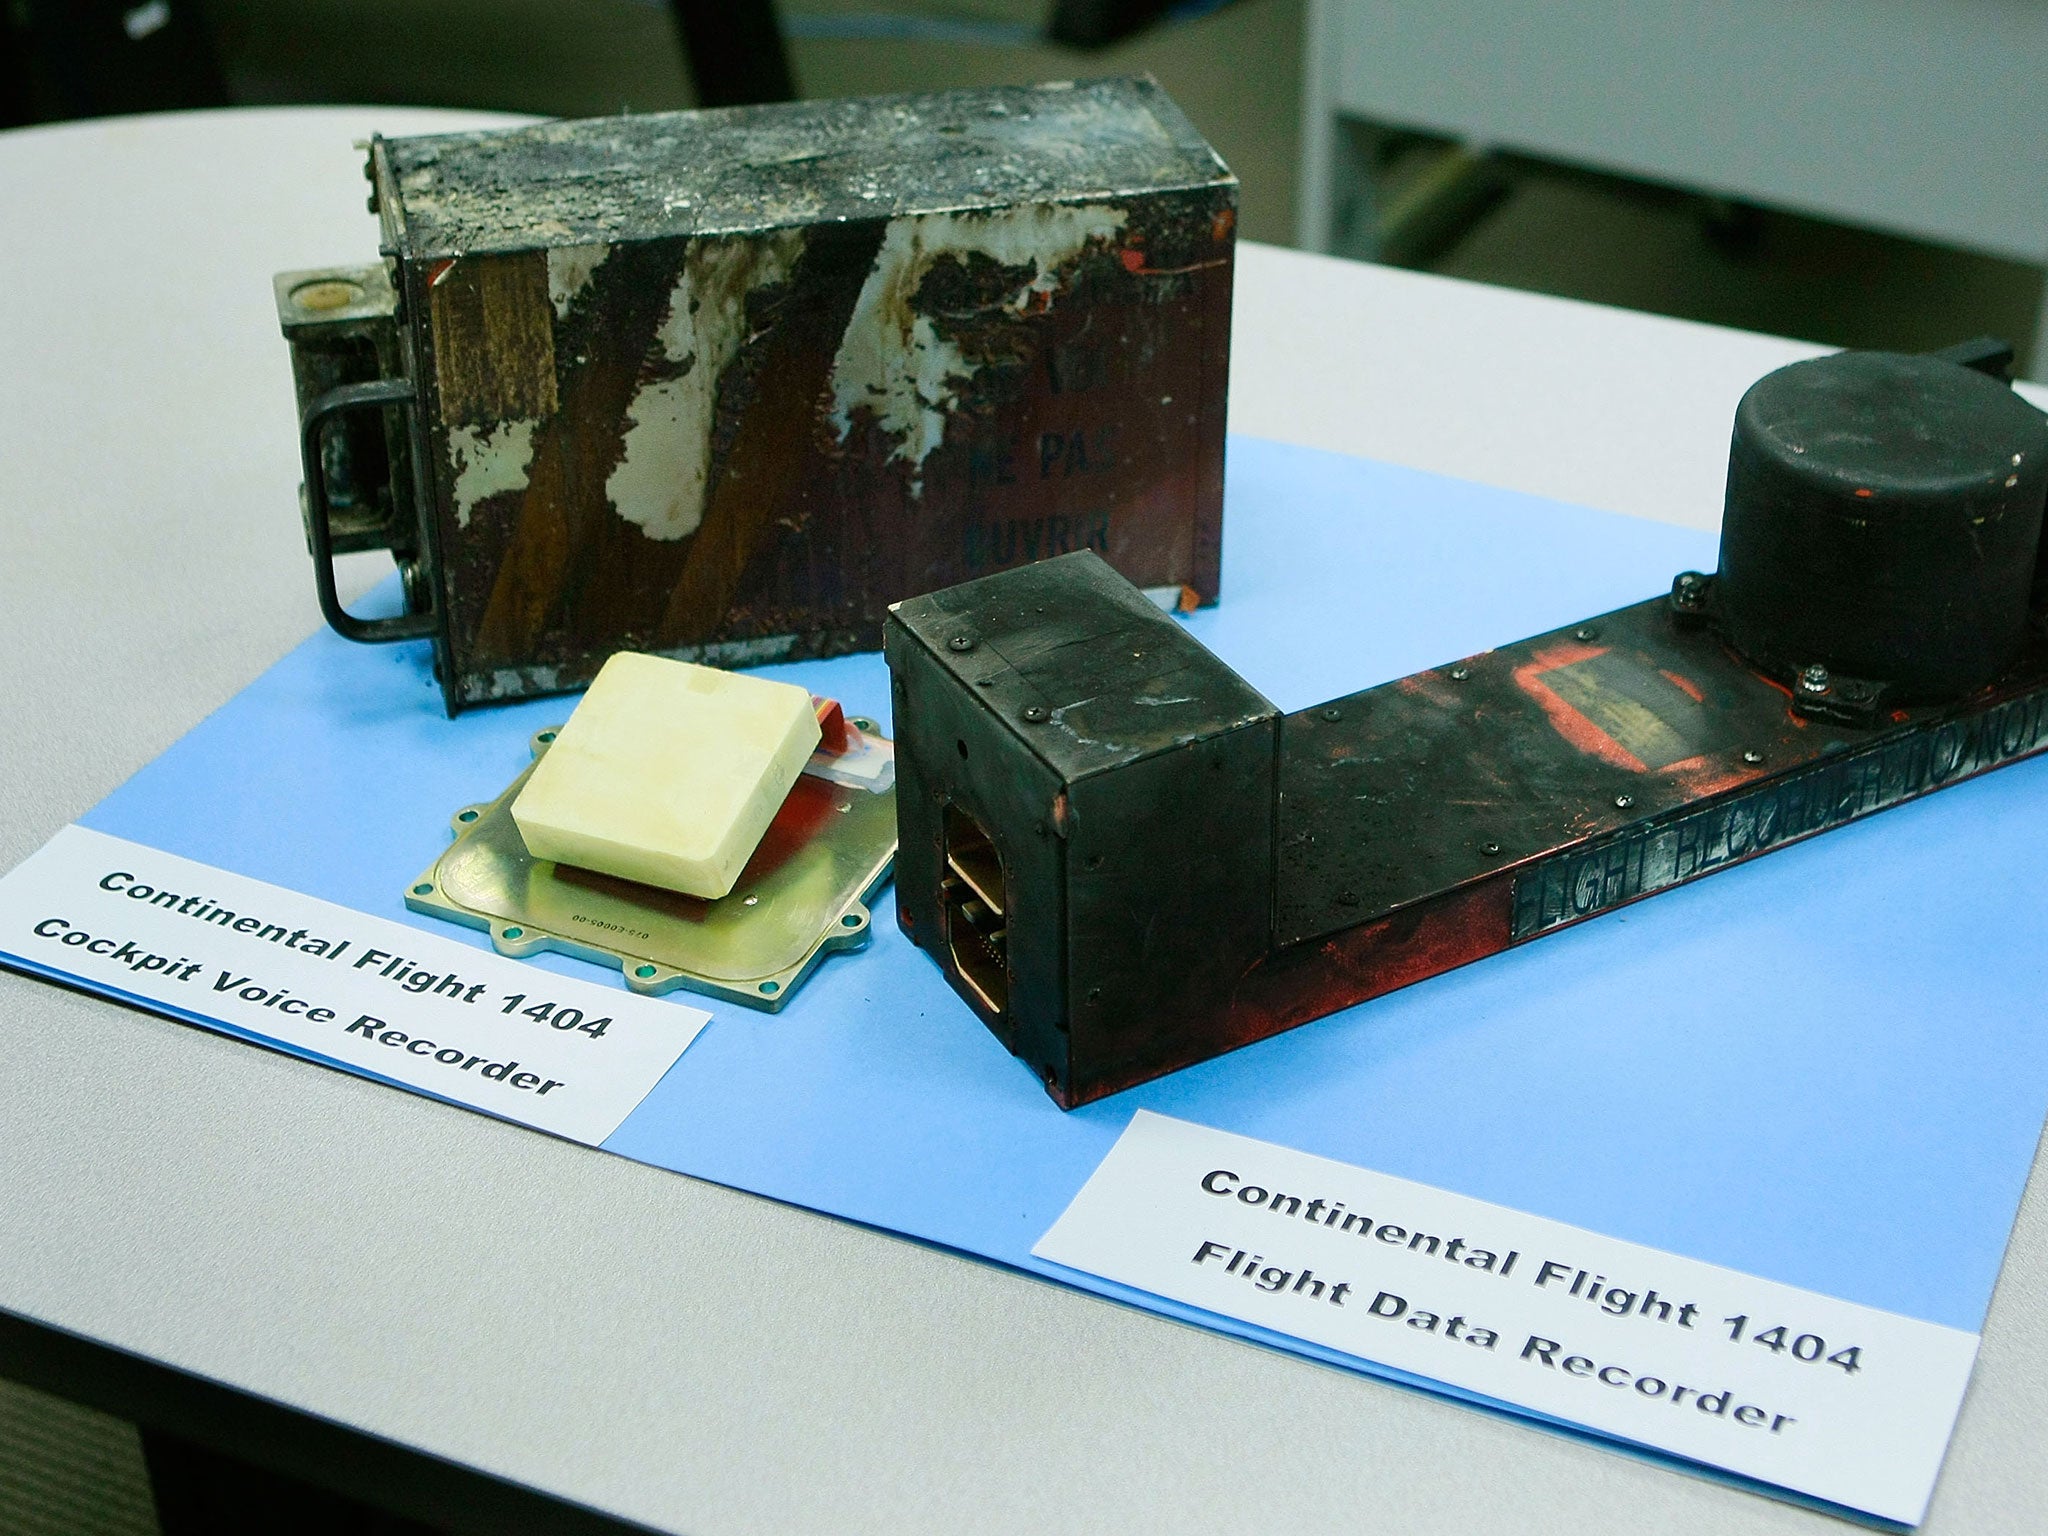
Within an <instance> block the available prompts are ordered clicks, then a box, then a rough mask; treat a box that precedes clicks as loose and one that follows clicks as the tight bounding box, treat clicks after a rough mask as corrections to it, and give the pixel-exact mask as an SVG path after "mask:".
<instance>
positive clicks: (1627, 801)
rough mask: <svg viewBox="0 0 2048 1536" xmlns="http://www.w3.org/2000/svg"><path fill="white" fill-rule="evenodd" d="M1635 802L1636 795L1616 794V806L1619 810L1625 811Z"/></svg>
mask: <svg viewBox="0 0 2048 1536" xmlns="http://www.w3.org/2000/svg"><path fill="white" fill-rule="evenodd" d="M1635 803H1636V797H1635V796H1634V795H1616V796H1615V797H1614V808H1615V809H1616V810H1617V811H1625V810H1627V809H1628V808H1629V807H1630V806H1632V805H1634V804H1635Z"/></svg>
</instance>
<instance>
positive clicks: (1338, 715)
mask: <svg viewBox="0 0 2048 1536" xmlns="http://www.w3.org/2000/svg"><path fill="white" fill-rule="evenodd" d="M1323 718H1324V719H1325V720H1331V721H1335V720H1342V719H1343V718H1344V711H1343V710H1341V709H1326V710H1324V711H1323Z"/></svg>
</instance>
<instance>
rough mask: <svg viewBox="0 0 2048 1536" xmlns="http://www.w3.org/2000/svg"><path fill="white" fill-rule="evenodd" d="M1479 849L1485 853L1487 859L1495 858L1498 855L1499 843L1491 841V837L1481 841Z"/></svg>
mask: <svg viewBox="0 0 2048 1536" xmlns="http://www.w3.org/2000/svg"><path fill="white" fill-rule="evenodd" d="M1479 851H1480V852H1481V853H1483V854H1485V855H1486V856H1487V857H1488V858H1489V859H1491V858H1497V857H1499V855H1500V844H1499V843H1496V842H1494V841H1492V840H1491V839H1488V840H1487V841H1486V842H1483V843H1481V844H1480V845H1479Z"/></svg>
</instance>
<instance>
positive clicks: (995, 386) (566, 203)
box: [278, 79, 1237, 713]
mask: <svg viewBox="0 0 2048 1536" xmlns="http://www.w3.org/2000/svg"><path fill="white" fill-rule="evenodd" d="M368 173H369V175H370V177H371V179H372V182H373V184H374V188H375V191H374V195H373V198H372V202H373V205H374V206H375V207H376V209H377V210H378V212H379V213H380V216H381V219H382V228H383V249H384V254H385V257H386V261H387V269H388V270H389V271H390V273H391V274H392V281H391V287H392V288H393V289H394V290H395V300H394V302H393V303H392V304H391V305H390V306H389V307H390V309H391V311H392V316H391V320H390V322H389V323H390V324H391V326H392V328H393V331H394V332H395V335H396V339H397V342H398V346H397V348H396V350H397V352H398V354H399V355H400V356H401V358H402V360H403V378H404V381H405V382H404V383H403V384H393V385H386V386H375V385H363V384H359V385H358V386H357V387H358V394H357V396H355V397H353V398H350V399H343V400H335V399H332V398H329V399H328V404H327V407H326V408H327V410H328V412H329V413H332V414H339V415H343V416H345V417H346V418H347V427H346V430H345V431H344V430H342V429H339V428H337V427H333V426H330V427H327V428H325V429H324V430H325V431H326V432H327V433H328V436H326V437H323V435H322V433H323V428H322V426H321V423H320V421H319V419H317V413H318V412H319V410H320V408H321V402H320V401H318V400H316V401H313V402H311V404H310V406H309V407H308V423H307V427H306V430H305V432H304V434H303V436H304V437H305V439H306V441H307V443H308V445H309V446H308V450H307V458H308V463H309V474H308V479H309V481H310V480H312V479H313V472H312V468H311V466H316V465H320V464H321V463H322V462H323V459H324V461H325V463H326V466H327V470H328V471H329V472H331V471H332V470H333V469H334V468H335V467H336V462H337V456H338V455H344V454H345V447H344V448H343V449H337V447H336V446H335V442H336V439H343V438H347V439H350V440H359V439H360V438H361V435H362V428H361V422H362V418H363V416H365V415H368V414H370V413H371V412H372V411H373V410H381V411H383V412H384V413H385V414H386V418H387V427H388V428H389V430H391V431H392V432H393V434H394V435H397V434H400V433H402V432H403V431H405V430H406V429H405V428H404V426H403V424H402V423H401V420H400V418H401V416H402V415H403V416H409V418H410V428H409V431H410V437H411V442H412V445H413V447H414V452H413V454H412V458H413V460H414V475H413V484H412V485H411V486H406V485H403V484H400V485H395V486H393V487H391V490H390V495H389V498H388V499H389V500H390V501H391V502H392V503H394V504H397V505H398V506H400V508H401V509H403V508H404V507H407V506H411V505H416V506H417V509H418V510H417V513H416V517H417V520H418V524H419V536H418V538H417V539H416V540H415V541H414V542H415V543H416V544H417V546H418V553H417V558H418V560H419V562H420V563H421V565H422V566H423V571H422V573H421V575H420V577H419V579H415V580H414V581H413V582H411V583H410V587H411V590H412V591H413V593H414V597H413V601H412V604H411V606H412V607H414V608H415V609H424V610H426V611H425V612H424V613H422V614H419V615H417V616H415V617H413V618H410V619H408V620H407V621H405V622H404V623H402V624H399V625H394V626H390V627H389V628H387V629H383V630H377V629H376V628H375V626H371V632H369V633H362V632H361V631H362V630H363V629H364V626H363V625H362V624H361V623H360V621H358V622H357V623H355V624H353V625H350V626H348V627H344V625H343V623H342V622H339V621H344V620H346V619H347V617H348V616H347V615H344V614H339V611H338V605H337V604H335V603H333V602H332V600H331V596H328V595H327V594H323V600H324V602H325V605H326V606H327V608H328V612H329V617H330V619H331V620H337V627H338V628H343V629H344V633H348V632H350V629H354V630H356V631H358V633H356V635H355V637H356V638H373V639H374V638H399V637H401V636H402V635H406V634H431V636H432V638H433V640H434V642H435V645H436V654H437V661H438V664H439V670H440V675H441V679H442V684H443V688H444V691H445V694H446V699H447V704H448V708H449V710H450V712H451V713H452V712H454V711H456V710H459V709H461V708H463V707H465V706H467V705H471V704H477V703H483V702H487V701H490V700H497V699H510V698H519V697H525V696H528V695H532V694H539V693H548V692H553V691H557V690H563V689H569V688H574V687H577V686H580V685H581V684H583V683H585V682H587V681H588V680H589V678H590V677H591V676H592V675H593V674H594V673H595V671H596V669H597V667H598V666H599V665H600V664H601V663H602V662H603V660H604V659H605V657H606V656H608V655H610V654H611V653H612V652H613V651H615V650H618V649H621V648H633V649H639V650H650V651H659V652H662V653H665V654H669V655H676V656H682V657H686V658H690V659H696V660H703V661H708V662H712V663H716V664H741V663H750V662H760V661H771V660H786V659H793V658H798V657H806V656H818V655H830V654H834V653H837V652H842V651H849V650H856V649H862V648H872V647H874V646H877V645H878V644H879V643H880V638H881V626H882V620H883V616H884V613H885V611H886V608H887V605H888V604H889V603H891V602H894V601H896V600H899V599H901V598H904V597H908V596H911V595H913V594H916V593H920V592H925V591H929V590H932V589H935V588H938V587H943V586H948V585H951V584H954V583H956V582H959V581H961V580H965V579H969V578H972V577H974V576H977V575H981V574H984V573H986V572H989V571H993V570H998V569H1002V568H1005V567H1009V566H1013V565H1017V564H1021V563H1024V562H1027V561H1030V560H1033V559H1036V558H1040V557H1043V556H1047V555H1053V554H1059V553H1062V552H1065V551H1068V550H1077V549H1092V550H1095V551H1097V552H1099V553H1101V554H1102V555H1103V556H1104V557H1105V558H1107V559H1108V560H1109V562H1110V563H1111V564H1112V565H1113V566H1115V567H1116V568H1117V569H1118V570H1119V571H1120V572H1122V573H1123V574H1124V575H1125V576H1127V577H1128V578H1129V579H1131V580H1132V581H1133V582H1135V583H1136V584H1138V585H1139V586H1141V587H1148V588H1157V587H1170V588H1174V589H1176V590H1178V591H1181V592H1182V597H1183V600H1185V601H1189V602H1195V601H1199V602H1204V603H1206V602H1211V601H1214V600H1215V598H1216V596H1217V577H1218V564H1219V558H1220V537H1221V518H1222V490H1223V429H1224V391H1225V382H1226V373H1227V365H1228V346H1229V319H1230V290H1231V274H1232V257H1233V252H1234V225H1235V206H1236V191H1237V185H1236V180H1235V178H1234V177H1232V176H1231V174H1230V173H1229V171H1228V169H1227V168H1226V167H1225V166H1224V165H1223V163H1222V162H1221V160H1219V159H1218V158H1217V156H1216V154H1215V152H1214V151H1213V150H1211V149H1210V148H1209V146H1208V145H1207V144H1206V143H1205V142H1204V141H1203V140H1202V139H1201V137H1200V136H1199V135H1198V134H1197V133H1196V132H1195V131H1194V129H1193V128H1192V127H1191V126H1190V125H1189V124H1188V123H1187V121H1186V119H1185V118H1184V117H1183V116H1182V115H1181V114H1180V112H1179V111H1178V110H1177V109H1176V108H1175V107H1174V106H1173V104H1172V103H1171V101H1169V100H1168V99H1167V97H1166V96H1165V94H1164V93H1163V92H1162V91H1161V90H1160V89H1159V88H1158V86H1157V85H1155V84H1154V83H1152V82H1151V81H1150V80H1142V79H1141V80H1128V79H1127V80H1109V81H1100V82H1094V83H1086V84H1077V85H1060V86H1042V87H1036V88H1006V89H994V90H974V91H958V92H948V93H942V94H936V95H921V96H897V97H881V98H873V99H868V100H857V101H839V102H809V103H800V104H795V105H786V106H768V107H745V108H736V109H728V110H722V111H713V112H682V113H670V114H663V115H658V116H646V117H620V118H606V119H597V120H591V121H584V122H562V123H548V124H542V125H538V126H535V127H531V128H520V129H512V130H500V131H491V132H480V133H464V134H447V135H436V136H431V137H425V138H414V139H394V140H382V139H380V140H377V141H374V142H373V144H372V145H371V149H370V163H369V167H368ZM354 276H355V277H357V278H362V277H363V276H364V274H360V273H358V274H354ZM350 278H351V274H350V273H348V272H346V271H338V272H334V273H296V274H288V275H287V276H286V277H284V278H281V279H280V281H279V294H278V299H279V306H280V313H281V315H282V316H283V318H284V319H285V321H286V324H287V333H288V335H291V336H292V340H293V347H294V353H295V360H296V359H297V357H298V355H299V354H300V353H301V352H303V351H306V350H308V349H310V348H312V347H313V346H315V345H316V344H317V342H318V340H319V336H320V328H319V323H320V318H321V317H320V315H319V314H318V313H316V312H302V311H301V310H300V308H299V307H298V306H297V304H296V301H295V300H294V297H293V295H294V294H295V293H299V294H321V293H323V292H325V293H327V294H329V302H333V301H332V298H331V290H322V289H320V288H319V287H318V286H317V284H318V283H319V282H320V281H321V280H327V281H330V282H331V281H335V280H339V281H343V282H346V281H348V280H349V279H350ZM346 313H348V314H349V315H350V317H351V318H352V320H354V321H355V322H356V323H357V324H360V322H361V316H360V314H358V313H357V310H356V309H353V308H349V309H346ZM365 355H368V354H367V353H366V354H365ZM301 373H302V375H303V374H304V373H305V369H304V368H303V367H302V368H301ZM375 376H376V374H375V373H374V372H372V371H369V370H367V369H366V370H365V371H364V372H363V373H362V374H361V376H360V377H361V378H363V379H369V378H373V377H375ZM301 388H302V393H303V392H304V389H305V384H304V379H303V377H302V385H301ZM380 391H381V392H380ZM352 411H353V412H359V413H361V414H358V415H353V416H351V415H349V414H348V413H350V412H352ZM389 457H390V458H391V460H392V461H393V462H402V461H403V459H404V457H405V455H403V454H392V455H390V456H389ZM341 467H343V468H346V466H345V465H343V466H341ZM347 478H348V477H347V476H346V475H344V477H343V480H344V483H346V482H347ZM320 489H321V487H313V490H314V492H315V494H314V495H313V496H311V497H309V500H310V501H311V502H312V503H313V509H314V510H313V512H311V513H309V519H310V520H311V521H312V522H315V523H317V522H318V521H319V518H318V516H317V515H315V514H317V512H318V511H319V510H321V509H322V507H323V505H324V503H323V501H322V498H321V497H320V496H319V495H318V491H319V490H320ZM403 520H404V519H403V516H402V515H401V516H400V517H399V518H398V521H400V522H403ZM363 521H364V519H363V518H362V517H360V516H358V517H357V518H356V519H355V524H356V525H359V524H360V523H362V522H363ZM336 526H337V527H338V526H340V522H339V518H337V521H336ZM314 532H315V533H316V534H317V532H318V530H317V529H316V530H314ZM314 543H315V557H316V561H321V560H322V553H323V552H322V549H321V548H320V542H319V539H318V538H317V537H315V540H314Z"/></svg>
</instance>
